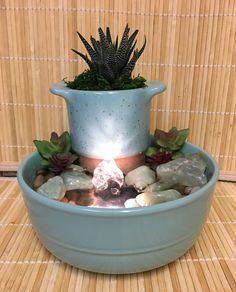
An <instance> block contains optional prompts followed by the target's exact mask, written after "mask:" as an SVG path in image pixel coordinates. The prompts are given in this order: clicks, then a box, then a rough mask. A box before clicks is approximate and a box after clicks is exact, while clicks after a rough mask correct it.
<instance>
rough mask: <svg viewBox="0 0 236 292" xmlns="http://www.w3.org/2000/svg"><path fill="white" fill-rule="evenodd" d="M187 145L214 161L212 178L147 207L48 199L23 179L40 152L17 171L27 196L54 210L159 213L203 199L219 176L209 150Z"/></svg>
mask: <svg viewBox="0 0 236 292" xmlns="http://www.w3.org/2000/svg"><path fill="white" fill-rule="evenodd" d="M186 145H189V146H190V147H193V149H194V150H197V151H199V152H201V153H202V154H204V156H206V157H207V158H208V159H209V160H210V161H211V162H212V164H213V167H214V169H213V174H212V177H211V178H210V180H209V181H208V182H207V184H206V185H204V186H203V187H201V189H199V190H198V191H196V192H194V193H192V194H190V195H188V196H186V197H183V198H180V199H177V200H173V201H169V202H165V203H162V204H157V205H153V206H146V207H139V208H114V209H108V208H98V207H85V206H79V205H76V206H72V205H70V204H65V203H63V202H60V201H57V200H52V199H48V198H47V197H44V196H42V195H39V193H37V192H36V191H34V190H33V189H32V188H31V187H30V186H29V185H28V184H27V183H26V181H25V180H24V179H23V172H24V169H25V167H26V165H27V163H28V161H30V160H32V159H34V157H36V156H37V155H39V154H38V152H33V153H31V154H30V155H28V156H27V157H26V158H25V159H24V160H23V161H22V162H21V163H20V166H19V168H18V171H17V180H18V183H19V185H20V186H21V188H22V191H23V192H25V193H27V196H28V197H30V198H31V199H32V200H34V201H36V202H37V203H40V204H42V205H46V206H47V207H50V208H52V209H54V210H59V211H62V212H67V213H72V214H80V215H89V216H96V217H98V216H99V217H125V216H127V217H130V216H140V215H148V214H152V213H157V212H164V211H168V210H171V209H174V208H178V207H179V208H180V207H183V206H185V205H188V204H191V203H193V202H194V201H196V200H198V199H201V198H202V197H203V196H205V195H207V193H208V191H209V190H210V189H211V188H214V185H215V183H216V181H217V179H218V176H219V168H218V165H217V163H216V161H215V159H214V158H213V157H212V156H211V155H210V154H209V153H208V152H207V151H205V150H203V149H201V148H200V147H198V146H196V145H194V144H191V143H186Z"/></svg>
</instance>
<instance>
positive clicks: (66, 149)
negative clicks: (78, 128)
mask: <svg viewBox="0 0 236 292" xmlns="http://www.w3.org/2000/svg"><path fill="white" fill-rule="evenodd" d="M33 143H34V145H35V146H36V148H37V150H38V152H39V154H40V156H41V157H42V161H41V164H42V166H44V167H47V168H48V169H50V170H51V171H53V172H55V173H58V172H60V171H62V170H63V169H65V168H67V167H68V166H70V165H71V164H72V163H73V162H74V161H75V160H76V159H77V158H78V156H77V155H75V154H72V153H71V151H72V148H71V137H70V134H69V133H68V132H63V133H62V134H61V135H60V136H58V134H57V133H56V132H52V133H51V137H50V141H47V140H34V141H33Z"/></svg>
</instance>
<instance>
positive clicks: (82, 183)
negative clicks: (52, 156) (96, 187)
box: [61, 170, 93, 191]
mask: <svg viewBox="0 0 236 292" xmlns="http://www.w3.org/2000/svg"><path fill="white" fill-rule="evenodd" d="M61 177H62V178H63V181H64V184H65V186H66V190H67V191H70V190H90V189H92V188H93V184H92V179H91V177H90V176H88V175H86V174H85V173H83V172H79V171H70V170H66V171H63V172H62V173H61Z"/></svg>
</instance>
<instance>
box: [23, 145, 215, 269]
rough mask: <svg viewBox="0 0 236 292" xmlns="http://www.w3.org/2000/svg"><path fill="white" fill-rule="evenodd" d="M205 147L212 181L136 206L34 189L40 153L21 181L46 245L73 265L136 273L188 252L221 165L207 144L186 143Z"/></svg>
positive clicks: (193, 149)
mask: <svg viewBox="0 0 236 292" xmlns="http://www.w3.org/2000/svg"><path fill="white" fill-rule="evenodd" d="M197 151H200V152H201V153H202V154H203V155H204V156H205V157H206V158H207V161H208V165H207V172H206V174H207V176H208V179H209V181H208V183H207V184H206V185H205V186H204V187H202V188H201V189H200V190H199V191H197V192H195V193H193V194H190V195H189V196H186V197H184V198H181V199H178V200H175V201H171V202H167V203H162V204H159V205H154V206H150V207H143V208H134V209H125V208H124V209H103V208H89V207H82V206H73V205H70V204H65V203H61V202H59V201H54V200H50V199H47V198H46V197H43V196H42V195H40V194H38V193H37V192H35V191H33V190H32V189H31V187H30V186H31V184H32V181H33V176H34V174H35V171H36V170H37V169H39V167H40V157H39V155H38V154H37V153H33V154H31V155H30V156H29V157H28V158H26V159H25V160H24V161H23V162H22V163H21V165H20V167H19V170H18V182H19V184H20V187H21V189H22V192H23V197H24V201H25V204H26V207H27V209H28V213H29V217H30V219H31V222H32V224H33V226H34V229H35V231H36V233H37V235H38V238H39V239H40V240H41V242H42V243H43V245H44V246H45V247H46V248H47V249H48V250H49V251H50V252H51V253H52V254H54V255H55V256H56V257H58V258H59V259H61V260H62V261H64V262H66V263H69V264H71V265H72V266H75V267H78V268H81V269H85V270H88V271H94V272H99V273H113V274H114V273H119V274H123V273H135V272H141V271H146V270H150V269H153V268H156V267H160V266H163V265H165V264H167V263H169V262H171V261H173V260H175V259H177V258H178V257H180V256H182V255H183V254H184V253H185V252H186V251H187V250H188V249H189V248H190V247H191V246H192V245H193V244H194V242H195V240H196V239H197V237H198V236H199V234H200V232H201V230H202V228H203V225H204V223H205V221H206V219H207V216H208V212H209V209H210V206H211V201H212V195H213V190H214V186H215V184H216V181H217V178H218V167H217V164H216V162H215V161H214V159H213V158H212V157H211V156H210V155H209V154H208V153H206V152H205V151H203V150H202V149H200V148H198V147H196V146H194V145H191V144H189V143H186V145H185V146H184V152H186V153H194V152H197Z"/></svg>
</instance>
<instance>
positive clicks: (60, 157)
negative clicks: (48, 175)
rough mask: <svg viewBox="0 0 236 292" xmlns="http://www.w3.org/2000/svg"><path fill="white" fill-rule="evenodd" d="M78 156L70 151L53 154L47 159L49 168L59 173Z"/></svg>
mask: <svg viewBox="0 0 236 292" xmlns="http://www.w3.org/2000/svg"><path fill="white" fill-rule="evenodd" d="M77 158H78V157H77V156H76V155H74V154H72V153H70V152H67V153H57V154H53V155H52V156H51V157H50V158H49V159H48V163H49V170H51V171H52V172H54V173H60V172H61V171H63V170H65V169H66V168H68V167H69V166H70V165H71V164H72V163H73V162H74V161H75V160H76V159H77Z"/></svg>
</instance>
